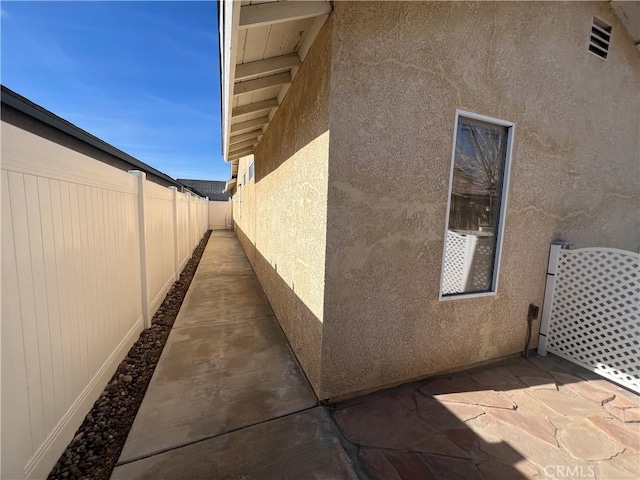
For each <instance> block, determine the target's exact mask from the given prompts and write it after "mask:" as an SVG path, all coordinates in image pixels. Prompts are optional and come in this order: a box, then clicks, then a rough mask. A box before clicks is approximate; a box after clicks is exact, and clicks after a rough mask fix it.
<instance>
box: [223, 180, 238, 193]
mask: <svg viewBox="0 0 640 480" xmlns="http://www.w3.org/2000/svg"><path fill="white" fill-rule="evenodd" d="M236 183H238V179H237V178H230V179H229V180H227V181H226V183H225V184H224V191H223V192H222V193H227V192H228V191H229V189H231V188H233V187H234V186H235V185H236Z"/></svg>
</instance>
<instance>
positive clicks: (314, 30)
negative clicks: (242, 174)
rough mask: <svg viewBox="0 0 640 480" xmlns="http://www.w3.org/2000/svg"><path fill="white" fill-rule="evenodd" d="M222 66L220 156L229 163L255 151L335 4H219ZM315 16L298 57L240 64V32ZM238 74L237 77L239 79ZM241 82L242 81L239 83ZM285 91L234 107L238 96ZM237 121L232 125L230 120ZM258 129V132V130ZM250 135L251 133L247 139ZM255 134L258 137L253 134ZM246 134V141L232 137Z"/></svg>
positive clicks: (226, 0)
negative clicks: (238, 54)
mask: <svg viewBox="0 0 640 480" xmlns="http://www.w3.org/2000/svg"><path fill="white" fill-rule="evenodd" d="M220 2H221V8H220V22H219V25H220V26H221V32H220V38H221V52H222V53H221V63H222V102H223V105H222V136H223V140H222V154H223V158H224V160H225V162H227V163H229V162H231V161H233V160H235V159H238V158H240V157H243V156H246V155H249V154H251V153H253V150H254V148H255V146H256V144H257V143H258V142H259V141H260V139H261V138H260V137H261V135H262V132H264V131H265V129H266V128H267V127H268V124H269V122H270V121H271V119H272V118H273V116H274V115H275V112H276V110H277V109H278V107H279V105H280V103H281V102H282V100H283V99H284V97H285V96H286V94H287V91H288V89H289V86H290V85H291V83H292V82H293V79H294V77H295V75H296V73H297V71H298V67H299V66H300V65H301V63H302V62H303V61H304V59H305V57H306V55H307V53H308V52H309V48H310V47H311V44H312V43H313V42H314V40H315V37H316V36H317V34H318V32H319V31H320V29H321V28H322V25H323V24H324V23H325V21H326V20H327V18H328V17H329V14H330V13H331V10H332V8H333V7H332V5H331V2H329V1H326V0H321V1H318V0H315V1H278V2H269V3H261V4H257V5H245V6H242V3H241V2H240V1H234V0H220ZM305 18H315V21H314V22H313V23H312V24H311V26H310V27H309V28H308V29H307V30H306V31H305V33H304V37H303V40H302V43H301V44H300V45H299V46H298V48H297V49H296V50H297V51H296V52H295V53H288V54H285V55H282V56H279V57H271V58H266V59H262V60H256V61H252V62H248V63H244V64H240V65H237V66H236V63H237V60H238V59H236V53H237V43H238V32H239V31H240V30H243V29H250V28H254V27H260V26H265V25H274V24H277V23H281V22H290V21H296V20H300V19H305ZM236 70H237V72H238V79H236ZM236 81H240V83H236ZM273 87H281V88H280V91H279V93H278V95H277V97H275V98H270V99H266V100H261V101H256V102H254V103H249V104H246V105H239V106H236V107H235V108H233V102H234V95H235V96H240V95H246V94H247V93H254V92H260V91H263V90H268V89H272V88H273ZM255 114H258V115H259V116H260V118H254V119H251V120H246V118H244V117H248V116H250V115H254V116H255ZM232 121H234V122H236V123H234V124H233V125H231V122H232ZM258 130H260V132H258ZM249 133H252V135H250V136H249V135H244V134H249ZM254 133H255V135H253V134H254ZM240 135H243V137H242V139H239V138H238V139H235V140H234V141H233V144H232V136H240ZM252 138H255V139H256V141H255V144H251V143H250V141H249V140H250V139H252Z"/></svg>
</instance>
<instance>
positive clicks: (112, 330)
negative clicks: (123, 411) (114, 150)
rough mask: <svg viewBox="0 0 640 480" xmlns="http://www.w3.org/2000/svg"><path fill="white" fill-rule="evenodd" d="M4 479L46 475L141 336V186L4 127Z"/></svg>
mask: <svg viewBox="0 0 640 480" xmlns="http://www.w3.org/2000/svg"><path fill="white" fill-rule="evenodd" d="M2 142H3V143H2V172H1V175H2V178H1V181H2V362H1V363H2V384H3V388H2V475H1V476H2V478H16V479H19V478H44V477H46V476H47V474H48V473H49V470H50V468H51V467H52V466H53V464H54V463H55V461H56V460H57V458H58V456H59V455H60V453H61V452H62V450H64V448H65V447H66V445H67V443H68V442H69V440H70V439H71V437H72V436H73V433H74V431H75V429H76V428H77V427H78V425H79V424H80V423H81V422H82V418H83V417H84V415H85V414H86V412H87V411H88V410H89V408H90V407H91V405H92V404H93V402H94V401H95V399H96V398H97V396H98V395H99V393H100V392H101V391H102V389H103V388H104V385H105V384H106V382H107V381H108V379H109V378H110V377H111V375H112V374H113V372H114V371H115V368H116V367H117V365H118V363H119V362H120V361H121V359H122V357H123V356H124V355H125V354H126V352H127V351H128V349H129V347H130V345H131V344H132V343H133V341H134V340H135V339H136V338H137V336H138V333H139V332H140V331H141V330H142V311H141V287H140V268H139V265H140V256H139V245H138V225H137V183H136V179H135V178H134V177H133V176H131V175H129V174H128V173H126V172H123V171H121V170H117V169H115V168H113V167H110V166H108V165H105V164H103V163H101V162H97V161H95V160H93V159H90V158H88V157H85V156H84V155H82V154H80V153H77V152H75V151H72V150H69V149H67V148H64V147H62V146H60V145H58V144H55V143H53V142H49V141H47V140H45V139H44V138H42V137H39V136H37V135H33V134H31V133H29V132H26V131H24V130H21V129H19V128H17V127H14V126H12V125H9V124H6V123H3V124H2Z"/></svg>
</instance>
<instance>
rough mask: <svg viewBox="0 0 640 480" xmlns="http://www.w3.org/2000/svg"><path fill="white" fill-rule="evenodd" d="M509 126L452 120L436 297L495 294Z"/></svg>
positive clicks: (467, 119)
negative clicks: (449, 175) (449, 176)
mask: <svg viewBox="0 0 640 480" xmlns="http://www.w3.org/2000/svg"><path fill="white" fill-rule="evenodd" d="M510 130H511V127H507V126H503V125H497V124H493V123H488V122H484V121H481V120H476V119H473V118H469V117H464V116H462V115H460V116H459V117H458V123H457V132H456V144H455V152H454V155H453V170H452V175H453V178H452V181H451V191H450V198H449V222H448V228H447V237H446V239H445V242H446V243H445V258H444V269H443V272H442V287H441V288H442V295H443V296H448V295H456V294H468V293H480V292H492V291H495V270H496V269H497V268H498V266H497V255H496V254H497V249H498V239H499V237H500V236H501V235H500V229H501V228H502V225H501V224H500V223H501V213H502V211H501V210H502V192H503V188H504V183H505V181H504V172H505V167H506V161H507V145H508V137H509V132H510Z"/></svg>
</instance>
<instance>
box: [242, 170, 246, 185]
mask: <svg viewBox="0 0 640 480" xmlns="http://www.w3.org/2000/svg"><path fill="white" fill-rule="evenodd" d="M242 184H243V185H246V184H247V172H246V170H245V172H244V174H243V175H242Z"/></svg>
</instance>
